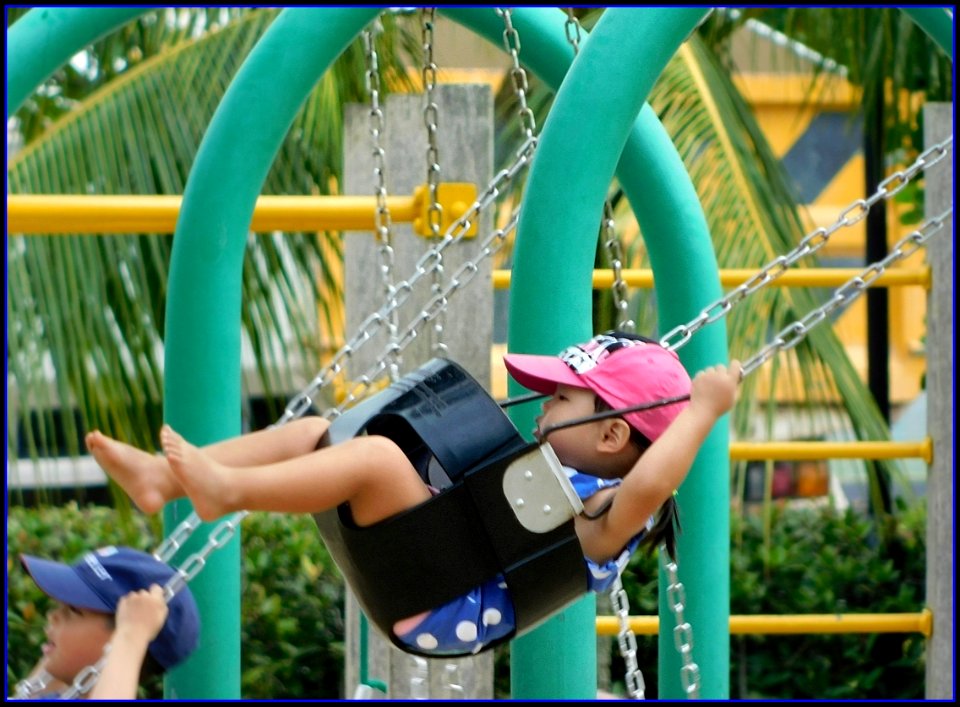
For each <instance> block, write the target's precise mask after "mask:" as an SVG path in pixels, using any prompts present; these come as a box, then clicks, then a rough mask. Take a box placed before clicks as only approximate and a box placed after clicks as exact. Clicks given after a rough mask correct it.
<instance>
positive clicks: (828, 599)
mask: <svg viewBox="0 0 960 707" xmlns="http://www.w3.org/2000/svg"><path fill="white" fill-rule="evenodd" d="M924 523H925V516H924V514H923V513H922V511H919V510H918V511H914V512H912V513H906V514H903V515H902V517H901V518H900V520H899V521H898V522H897V525H896V527H894V528H892V529H891V533H890V537H891V540H890V541H889V542H888V543H887V544H886V545H885V546H883V547H881V546H880V545H879V544H878V542H877V540H876V537H875V534H874V532H873V529H874V525H873V523H872V522H871V521H870V520H868V519H866V518H864V517H863V516H861V515H858V514H856V513H854V512H847V513H837V512H835V511H832V510H830V509H825V508H824V509H796V508H794V509H790V510H786V509H784V508H775V509H774V513H773V517H772V518H771V523H770V528H771V529H770V531H769V536H768V537H767V539H766V541H765V536H764V532H763V523H762V518H761V517H760V516H759V515H748V516H746V517H738V516H736V515H734V516H733V517H732V518H731V526H732V528H731V530H732V533H731V534H732V538H733V546H732V549H731V568H730V613H731V614H734V615H737V614H832V613H905V612H910V613H912V612H919V611H921V610H922V609H923V606H924V601H923V599H924V578H925V565H924V559H925V552H924ZM680 560H681V562H682V558H680ZM656 572H657V561H656V559H655V558H650V557H645V556H644V557H641V556H639V555H635V556H634V558H633V559H632V560H631V564H630V565H629V566H628V568H627V572H626V573H625V578H624V585H625V586H626V587H627V593H628V595H629V596H630V600H631V613H636V614H654V613H656V611H657V606H656V603H657V574H656ZM693 601H697V598H696V597H691V596H690V595H689V594H688V595H687V602H688V603H689V602H693ZM667 621H669V619H667ZM637 643H638V649H639V650H638V662H639V665H640V668H641V670H642V672H643V674H644V677H645V679H646V683H647V686H648V687H647V697H648V698H655V697H656V685H657V638H656V637H655V636H649V637H647V636H638V637H637ZM730 643H731V645H730V662H731V665H730V697H731V698H732V699H841V700H842V699H869V698H873V699H922V698H923V696H924V663H923V652H924V638H923V636H922V635H920V634H918V633H916V634H902V633H899V634H898V633H892V634H847V635H840V634H836V635H795V636H792V635H787V636H784V635H777V636H752V635H750V636H740V635H737V636H731V642H730ZM696 645H697V644H696V627H694V646H696ZM700 649H701V650H703V646H702V645H701V646H700ZM611 651H612V653H613V655H614V657H613V660H612V664H613V668H612V670H611V672H612V675H613V679H614V680H615V681H619V684H616V685H615V687H616V691H618V692H620V693H623V685H622V682H623V663H622V661H621V660H620V659H619V656H618V655H617V649H616V646H615V645H613V646H612V647H611ZM695 651H696V648H695Z"/></svg>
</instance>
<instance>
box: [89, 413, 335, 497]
mask: <svg viewBox="0 0 960 707" xmlns="http://www.w3.org/2000/svg"><path fill="white" fill-rule="evenodd" d="M329 426H330V423H329V421H327V420H325V419H323V418H320V417H304V418H300V419H298V420H293V421H292V422H289V423H287V424H286V425H283V426H282V427H275V428H268V429H265V430H260V431H257V432H252V433H250V434H246V435H240V436H239V437H233V438H232V439H228V440H224V441H222V442H217V443H215V444H211V445H208V446H206V447H204V451H205V452H206V453H207V455H208V456H209V457H210V458H211V459H213V460H214V461H217V462H219V463H221V464H226V465H228V466H259V465H262V464H272V463H274V462H278V461H283V460H284V459H291V458H293V457H298V456H301V455H303V454H309V453H310V452H312V451H313V450H314V449H316V447H317V444H318V442H319V441H320V440H321V438H322V437H323V436H324V434H326V431H327V428H328V427H329ZM86 443H87V449H89V450H90V453H91V454H92V455H93V457H94V459H96V460H97V463H98V464H99V465H100V467H101V468H102V469H103V470H104V471H105V472H106V473H107V475H108V476H110V478H112V479H113V480H114V481H116V482H117V483H118V484H120V487H121V488H122V489H123V490H124V491H126V493H127V495H129V496H130V498H131V499H132V500H133V502H134V503H135V504H136V505H137V507H138V508H140V510H142V511H144V512H145V513H155V512H157V511H159V510H160V509H161V508H163V506H164V504H166V503H168V502H170V501H173V500H175V499H177V498H183V497H184V496H185V495H186V494H185V493H184V491H183V487H182V486H181V485H180V482H179V481H178V480H177V477H176V476H174V475H173V474H172V473H171V471H170V464H169V463H168V462H167V459H166V457H164V456H162V455H156V454H151V453H149V452H145V451H143V450H140V449H137V448H136V447H132V446H130V445H129V444H125V443H123V442H120V441H117V440H115V439H112V438H110V437H107V436H106V435H104V434H103V433H102V432H99V431H94V432H91V433H90V434H88V435H87V437H86Z"/></svg>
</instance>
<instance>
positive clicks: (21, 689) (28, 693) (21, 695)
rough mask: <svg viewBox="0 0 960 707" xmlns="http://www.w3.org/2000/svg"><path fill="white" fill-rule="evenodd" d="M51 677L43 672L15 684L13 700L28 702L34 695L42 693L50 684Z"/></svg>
mask: <svg viewBox="0 0 960 707" xmlns="http://www.w3.org/2000/svg"><path fill="white" fill-rule="evenodd" d="M52 678H53V676H52V675H51V674H50V673H48V672H47V671H45V670H42V671H41V672H39V673H37V674H36V675H34V676H33V677H32V678H25V679H23V680H21V681H20V682H18V683H17V687H16V689H15V690H14V699H17V700H29V699H31V698H32V697H33V696H34V695H36V694H38V693H40V692H42V691H43V690H44V689H45V688H46V687H47V685H49V684H50V680H51V679H52Z"/></svg>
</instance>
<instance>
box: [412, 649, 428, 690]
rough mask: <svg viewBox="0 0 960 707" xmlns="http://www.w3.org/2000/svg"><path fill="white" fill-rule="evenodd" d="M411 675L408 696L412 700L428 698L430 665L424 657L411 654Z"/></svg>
mask: <svg viewBox="0 0 960 707" xmlns="http://www.w3.org/2000/svg"><path fill="white" fill-rule="evenodd" d="M410 660H411V661H412V662H413V677H411V678H410V697H411V698H412V699H414V700H426V699H429V698H430V666H429V664H428V663H427V661H426V659H424V658H421V657H420V656H418V655H411V656H410Z"/></svg>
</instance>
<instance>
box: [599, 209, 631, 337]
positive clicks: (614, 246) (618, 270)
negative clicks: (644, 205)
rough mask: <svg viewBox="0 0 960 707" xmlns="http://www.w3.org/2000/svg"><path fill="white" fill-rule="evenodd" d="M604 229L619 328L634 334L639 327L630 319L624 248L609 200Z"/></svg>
mask: <svg viewBox="0 0 960 707" xmlns="http://www.w3.org/2000/svg"><path fill="white" fill-rule="evenodd" d="M603 229H604V233H605V234H606V235H605V238H606V241H605V243H604V247H605V248H606V249H607V257H609V258H610V268H611V269H612V270H613V286H612V292H613V304H614V306H615V307H616V308H617V328H618V329H620V330H621V331H628V332H633V331H635V330H636V328H637V325H636V322H634V321H633V320H632V319H631V318H630V312H629V311H628V309H629V307H630V301H629V297H628V295H627V283H626V282H625V281H624V279H623V247H622V246H621V244H620V238H619V236H618V235H617V229H616V221H614V218H613V205H612V204H611V203H610V201H609V200H607V201H605V202H604V204H603Z"/></svg>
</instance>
